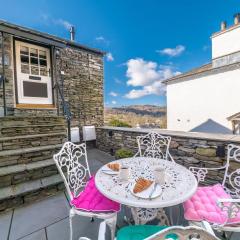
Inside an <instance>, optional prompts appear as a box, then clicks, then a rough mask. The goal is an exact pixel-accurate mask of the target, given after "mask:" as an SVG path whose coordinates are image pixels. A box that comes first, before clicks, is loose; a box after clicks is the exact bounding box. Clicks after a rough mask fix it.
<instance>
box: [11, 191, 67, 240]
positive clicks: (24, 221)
mask: <svg viewBox="0 0 240 240" xmlns="http://www.w3.org/2000/svg"><path fill="white" fill-rule="evenodd" d="M68 214H69V205H68V202H67V200H66V197H65V195H64V194H63V193H61V194H60V195H56V196H54V197H51V198H48V199H45V200H43V201H40V202H37V203H34V204H31V205H29V206H26V207H22V208H18V209H15V211H14V214H13V220H12V227H11V233H10V238H9V240H16V239H18V238H21V237H24V236H26V235H29V234H30V233H33V232H35V231H37V230H40V229H42V228H44V227H47V226H48V225H50V224H53V223H55V222H57V221H60V220H61V219H64V218H66V217H68Z"/></svg>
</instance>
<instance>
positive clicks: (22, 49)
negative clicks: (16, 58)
mask: <svg viewBox="0 0 240 240" xmlns="http://www.w3.org/2000/svg"><path fill="white" fill-rule="evenodd" d="M20 53H21V54H24V55H28V53H29V48H28V47H25V46H21V47H20Z"/></svg>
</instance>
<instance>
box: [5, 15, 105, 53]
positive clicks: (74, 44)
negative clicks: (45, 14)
mask: <svg viewBox="0 0 240 240" xmlns="http://www.w3.org/2000/svg"><path fill="white" fill-rule="evenodd" d="M0 26H4V27H7V28H10V29H15V30H18V31H21V32H25V33H30V34H33V35H35V36H40V37H42V38H45V39H49V40H52V41H55V42H59V43H62V44H64V45H66V46H72V47H75V48H80V49H83V50H86V51H91V52H93V53H96V54H100V55H102V56H103V55H105V54H106V53H107V52H105V51H102V50H99V49H97V48H91V47H87V46H85V45H82V44H80V43H77V42H73V41H71V40H68V39H64V38H61V37H58V36H55V35H52V34H49V33H45V32H40V31H38V30H35V29H31V28H28V27H23V26H20V25H17V24H13V23H10V22H7V21H5V20H1V19H0Z"/></svg>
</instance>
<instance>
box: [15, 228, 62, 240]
mask: <svg viewBox="0 0 240 240" xmlns="http://www.w3.org/2000/svg"><path fill="white" fill-rule="evenodd" d="M60 239H61V238H59V240H60ZM19 240H47V238H46V232H45V229H41V230H39V231H37V232H34V233H32V234H30V235H28V236H26V237H24V238H20V239H19Z"/></svg>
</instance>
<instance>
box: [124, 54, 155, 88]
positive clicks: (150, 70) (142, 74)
mask: <svg viewBox="0 0 240 240" xmlns="http://www.w3.org/2000/svg"><path fill="white" fill-rule="evenodd" d="M127 68H128V69H127V74H126V75H127V77H128V78H129V79H128V81H127V85H130V86H135V87H136V86H145V85H147V84H150V83H152V82H154V81H156V80H157V79H158V78H159V74H158V72H157V70H156V69H157V63H155V62H151V61H149V62H147V61H144V60H143V59H142V58H136V59H130V60H128V61H127Z"/></svg>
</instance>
